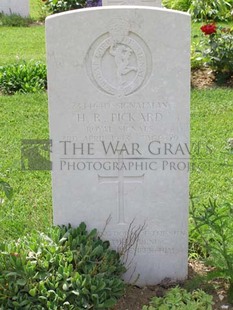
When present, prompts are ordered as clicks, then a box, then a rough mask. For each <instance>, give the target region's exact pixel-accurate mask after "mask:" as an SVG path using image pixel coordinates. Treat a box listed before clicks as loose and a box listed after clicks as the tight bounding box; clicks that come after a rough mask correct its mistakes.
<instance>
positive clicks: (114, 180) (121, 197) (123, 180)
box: [98, 170, 145, 224]
mask: <svg viewBox="0 0 233 310" xmlns="http://www.w3.org/2000/svg"><path fill="white" fill-rule="evenodd" d="M144 175H145V174H142V175H139V176H125V175H124V172H123V171H122V170H119V172H118V175H117V176H101V175H98V180H99V183H100V184H117V185H118V192H117V195H118V224H125V223H126V221H125V184H142V182H143V180H144Z"/></svg>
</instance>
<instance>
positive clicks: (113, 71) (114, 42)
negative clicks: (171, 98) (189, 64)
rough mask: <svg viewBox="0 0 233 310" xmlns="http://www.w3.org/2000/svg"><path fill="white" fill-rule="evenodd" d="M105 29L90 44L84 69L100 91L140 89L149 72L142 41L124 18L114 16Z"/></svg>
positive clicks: (126, 92) (124, 93) (122, 93)
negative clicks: (105, 31)
mask: <svg viewBox="0 0 233 310" xmlns="http://www.w3.org/2000/svg"><path fill="white" fill-rule="evenodd" d="M108 28H109V32H108V33H105V34H103V35H101V36H100V37H99V38H98V39H97V40H95V41H94V43H93V44H92V45H91V47H90V49H89V51H88V53H87V58H86V64H87V72H88V75H89V77H90V79H91V81H92V82H93V83H94V85H95V86H97V87H98V88H99V89H100V90H101V91H103V92H105V93H107V94H110V95H115V96H127V95H130V94H133V93H134V92H135V91H136V90H138V89H139V88H141V87H142V86H143V85H144V84H145V83H146V81H147V80H148V78H149V76H150V73H151V69H152V68H151V65H152V62H151V53H150V51H149V49H148V47H147V45H146V43H145V42H144V41H143V40H142V39H141V38H140V37H139V36H138V35H137V34H136V33H134V32H132V31H130V24H129V23H128V22H127V21H126V20H122V19H119V18H118V19H115V20H112V21H111V23H110V25H109V27H108Z"/></svg>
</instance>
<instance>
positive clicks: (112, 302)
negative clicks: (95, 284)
mask: <svg viewBox="0 0 233 310" xmlns="http://www.w3.org/2000/svg"><path fill="white" fill-rule="evenodd" d="M115 304H116V299H114V298H110V299H108V300H106V301H105V302H104V303H103V304H100V305H99V308H111V307H113V306H115Z"/></svg>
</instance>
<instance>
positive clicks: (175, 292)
mask: <svg viewBox="0 0 233 310" xmlns="http://www.w3.org/2000/svg"><path fill="white" fill-rule="evenodd" d="M176 309H177V310H211V309H212V296H210V295H208V294H206V293H205V292H204V291H202V290H196V291H193V292H192V293H189V292H187V291H186V290H185V289H182V288H180V287H178V286H177V287H175V288H172V289H171V290H169V291H168V292H167V294H166V295H165V296H164V297H154V298H152V300H151V302H150V305H149V306H143V308H142V310H176Z"/></svg>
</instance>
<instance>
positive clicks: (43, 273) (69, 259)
mask: <svg viewBox="0 0 233 310" xmlns="http://www.w3.org/2000/svg"><path fill="white" fill-rule="evenodd" d="M125 271H126V270H125V267H124V266H123V264H122V263H121V260H120V255H119V254H118V253H117V252H115V251H113V250H111V249H110V247H109V242H108V241H105V242H104V241H102V240H100V238H99V237H98V234H97V231H96V230H95V229H94V230H92V231H91V232H87V230H86V225H85V224H84V223H82V224H80V226H79V227H77V228H71V227H70V226H69V227H65V226H63V227H53V228H51V229H49V230H48V232H47V233H46V234H45V233H39V232H33V233H31V234H30V235H28V236H26V237H24V238H22V239H20V240H18V241H17V242H16V243H15V242H11V243H5V244H3V245H1V251H0V304H1V305H2V307H3V309H30V310H31V309H38V310H39V309H60V310H64V309H80V310H82V309H93V310H94V309H108V308H110V307H112V306H114V305H115V303H116V301H117V298H118V297H120V296H121V295H122V294H123V292H124V282H123V280H121V279H120V276H121V275H122V274H123V273H124V272H125Z"/></svg>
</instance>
